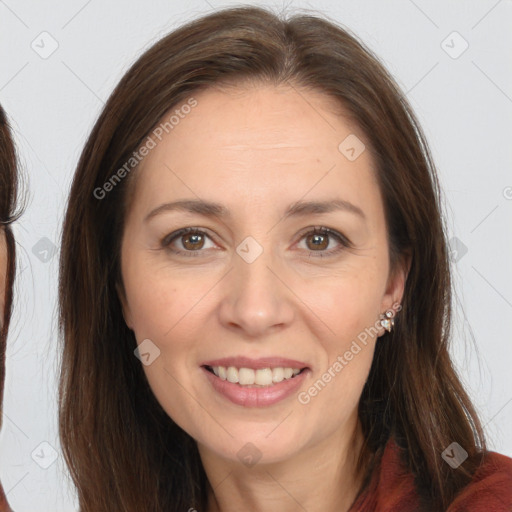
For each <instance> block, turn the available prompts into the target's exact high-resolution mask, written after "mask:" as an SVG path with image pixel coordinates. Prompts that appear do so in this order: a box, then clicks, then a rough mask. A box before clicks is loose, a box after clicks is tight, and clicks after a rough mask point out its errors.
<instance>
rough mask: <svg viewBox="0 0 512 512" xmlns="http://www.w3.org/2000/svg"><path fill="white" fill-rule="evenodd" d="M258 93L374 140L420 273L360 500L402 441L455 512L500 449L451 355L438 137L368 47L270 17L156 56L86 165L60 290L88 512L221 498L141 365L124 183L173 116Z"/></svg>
mask: <svg viewBox="0 0 512 512" xmlns="http://www.w3.org/2000/svg"><path fill="white" fill-rule="evenodd" d="M246 81H251V82H254V83H265V84H273V85H275V86H278V85H281V84H288V85H292V86H293V87H296V88H298V89H302V90H314V91H318V92H321V93H323V94H324V95H326V96H328V97H330V98H332V99H334V100H336V101H337V102H338V104H339V105H340V107H342V108H343V111H344V112H345V113H348V114H349V115H350V116H351V118H352V119H353V120H354V121H355V122H356V123H357V125H358V126H359V127H360V128H361V130H362V131H363V133H364V134H365V136H366V141H367V142H368V144H367V149H368V150H370V151H371V154H372V156H373V159H374V161H375V163H376V175H377V180H378V184H379V187H380V190H381V193H382V197H383V200H384V207H385V215H386V224H387V229H388V238H389V247H390V261H391V264H392V268H393V267H394V266H396V265H397V264H398V262H399V259H400V256H401V255H403V254H405V253H408V254H410V256H411V266H410V271H409V274H408V277H407V281H406V285H405V291H404V295H403V302H402V306H403V309H402V311H401V312H400V314H399V315H398V317H397V318H396V325H395V329H394V331H393V332H392V333H390V334H386V337H387V339H386V341H385V342H382V343H378V344H377V347H376V351H375V355H374V361H373V365H372V368H371V371H370V374H369V377H368V381H367V383H366V385H365V387H364V389H363V392H362V396H361V400H360V404H359V417H360V420H361V423H362V427H363V432H364V436H365V444H364V448H363V450H362V452H361V457H360V463H361V467H362V468H364V471H365V474H366V478H365V480H364V482H365V483H364V484H363V487H362V488H361V489H360V491H362V490H364V486H365V485H367V483H368V481H369V478H370V476H371V474H372V471H373V470H374V469H375V467H376V465H377V464H378V462H379V460H380V456H381V454H382V452H383V448H384V446H385V445H386V443H387V441H388V440H389V439H390V438H391V437H392V438H394V439H395V441H396V442H397V444H398V445H399V446H400V447H401V448H403V459H404V463H405V464H406V465H407V466H408V468H409V469H410V471H411V472H412V473H413V474H414V475H415V477H416V482H417V486H418V490H419V492H420V494H421V496H422V497H423V500H424V503H426V504H427V505H428V506H429V507H431V508H430V509H431V510H432V509H433V510H441V509H443V510H444V508H445V507H446V505H447V504H448V503H450V502H451V501H452V500H453V498H454V496H455V495H456V494H457V493H458V492H459V491H460V490H461V489H462V488H463V487H464V486H465V485H467V483H468V482H469V481H470V479H471V476H472V475H473V473H474V471H475V469H476V467H477V465H478V463H479V460H480V454H481V453H483V451H484V450H485V444H484V439H483V434H482V428H481V426H480V423H479V420H478V418H477V415H476V413H475V410H474V408H473V406H472V404H471V401H470V399H469V398H468V396H467V394H466V392H465V391H464V388H463V386H462V385H461V382H460V381H459V378H458V377H457V374H456V372H455V369H454V367H453V365H452V362H451V360H450V356H449V351H448V344H449V339H450V336H451V334H450V325H451V281H450V267H449V265H450V263H449V259H448V251H447V244H446V234H445V233H446V226H445V224H444V221H443V216H442V199H441V197H440V189H439V184H438V179H437V176H436V170H435V167H434V164H433V161H432V157H431V154H430V150H429V148H428V145H427V142H426V140H425V136H424V134H423V132H422V130H421V127H420V126H419V124H418V121H417V119H416V117H415V115H414V113H413V111H412V109H411V107H410V106H409V104H408V102H407V99H406V97H405V95H404V93H403V92H402V91H401V90H400V89H399V87H398V86H397V85H396V83H395V81H394V80H393V78H392V77H391V76H390V74H389V73H388V72H387V71H386V69H385V68H384V67H383V65H382V64H381V63H380V62H379V60H378V59H377V58H376V57H375V56H374V55H373V54H372V52H370V51H369V50H368V49H367V48H366V47H365V46H364V44H363V43H361V42H360V41H358V39H357V38H356V37H355V36H354V35H352V34H350V33H349V32H348V31H347V30H345V29H343V28H341V27H340V26H338V25H337V24H336V23H334V22H332V21H330V20H328V19H326V18H325V17H323V16H318V15H312V14H310V13H308V14H295V15H293V16H291V17H289V18H287V19H285V18H283V17H282V16H280V15H276V14H274V13H272V12H270V11H268V10H266V9H262V8H257V7H236V8H229V9H224V10H220V11H217V12H215V13H213V14H210V15H206V16H203V17H201V18H199V19H196V20H194V21H191V22H189V23H187V24H185V25H184V26H182V27H180V28H179V29H177V30H175V31H173V32H172V33H170V34H169V35H167V36H166V37H164V38H163V39H161V40H160V41H159V42H158V43H156V44H155V45H154V46H152V47H151V48H150V49H149V50H147V51H146V52H145V53H144V54H143V55H142V56H141V57H140V58H139V59H138V60H137V61H136V62H135V63H134V64H133V65H132V67H131V68H130V69H129V70H128V72H127V73H126V74H125V75H124V77H123V78H122V79H121V81H120V83H119V84H118V85H117V87H116V88H115V90H114V92H113V93H112V95H111V96H110V98H109V100H108V101H107V103H106V105H105V107H104V109H103V111H102V113H101V115H100V117H99V119H98V120H97V122H96V124H95V126H94V128H93V130H92V132H91V134H90V136H89V139H88V141H87V143H86V145H85V148H84V150H83V152H82V155H81V157H80V160H79V163H78V167H77V169H76V173H75V175H74V180H73V184H72V188H71V193H70V196H69V203H68V206H67V212H66V216H65V222H64V227H63V236H62V251H61V259H60V282H59V303H60V316H59V319H60V329H61V334H62V340H63V354H62V370H61V376H60V403H59V414H60V437H61V443H62V447H63V451H64V456H65V459H66V462H67V464H68V466H69V470H70V473H71V476H72V478H73V480H74V483H75V484H76V488H77V491H78V499H79V503H80V509H81V510H82V511H84V512H99V511H109V512H110V511H113V510H115V511H130V512H133V511H135V510H137V511H155V512H156V511H166V512H178V511H183V510H188V509H190V508H196V509H198V510H205V509H206V504H207V492H206V491H207V486H208V482H207V478H206V475H205V472H204V469H203V467H202V464H201V460H200V458H199V455H198V451H197V446H196V443H195V441H194V440H193V439H192V438H191V437H190V436H189V435H188V434H187V433H186V432H184V431H183V430H182V429H181V428H179V427H178V426H177V425H176V424H175V423H174V422H173V421H172V419H171V418H169V416H168V415H167V414H166V413H165V412H164V410H163V409H162V407H161V406H160V405H159V403H158V402H157V400H156V399H155V397H154V395H153V393H152V391H151V389H150V387H149V385H148V382H147V379H146V377H145V374H144V371H143V369H142V366H141V365H140V363H139V361H138V360H137V358H135V357H134V356H133V351H134V349H135V347H136V340H135V337H134V334H133V332H132V331H131V330H130V329H129V328H128V327H127V326H126V324H125V322H124V320H123V315H122V308H121V303H120V300H119V296H118V290H119V289H121V290H122V280H121V274H120V241H121V237H122V233H123V225H124V218H125V214H126V210H127V208H128V207H129V201H128V199H129V197H130V190H131V188H132V187H133V186H134V182H133V180H134V176H135V175H136V173H137V169H136V166H134V168H133V169H130V170H129V171H128V170H127V168H126V167H124V168H125V171H126V172H124V173H119V172H118V173H117V175H116V176H117V178H120V179H117V178H116V181H112V177H113V176H114V174H115V173H116V172H117V171H118V169H121V168H123V166H124V165H125V163H126V162H127V161H129V160H130V158H132V157H133V155H134V153H137V152H138V149H139V148H140V147H141V145H142V144H143V143H144V142H145V140H146V138H147V137H148V135H149V134H150V133H151V131H152V130H154V129H155V127H156V126H158V123H159V122H160V120H161V119H162V118H163V116H164V115H165V114H168V112H169V111H170V109H172V108H173V107H175V106H176V105H178V104H180V103H182V102H185V101H186V100H187V99H189V98H190V97H191V96H192V95H193V93H195V92H198V91H201V90H203V89H205V88H208V87H210V86H214V85H221V84H223V83H226V84H227V83H231V84H237V83H242V82H246ZM121 178H123V179H121ZM109 180H110V181H109ZM106 183H107V184H110V185H109V186H108V187H107V186H105V185H104V184H106ZM106 190H107V191H108V194H107V193H106V192H105V191H106ZM340 407H341V405H340ZM453 441H457V442H458V443H459V444H460V445H461V446H463V447H464V449H465V450H466V451H467V452H468V454H469V458H468V459H467V460H466V461H465V462H464V464H462V465H461V466H460V467H459V468H458V469H455V470H454V469H452V468H451V467H450V466H448V464H446V463H445V462H444V461H443V460H442V458H441V453H442V452H443V450H444V449H445V448H446V447H447V446H448V445H450V443H452V442H453Z"/></svg>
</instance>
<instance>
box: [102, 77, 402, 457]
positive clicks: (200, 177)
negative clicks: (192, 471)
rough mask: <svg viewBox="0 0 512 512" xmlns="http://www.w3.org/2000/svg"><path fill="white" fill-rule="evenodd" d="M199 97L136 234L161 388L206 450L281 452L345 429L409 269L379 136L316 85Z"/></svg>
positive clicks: (153, 164)
mask: <svg viewBox="0 0 512 512" xmlns="http://www.w3.org/2000/svg"><path fill="white" fill-rule="evenodd" d="M194 97H195V99H196V100H197V106H195V107H194V108H193V109H191V111H190V113H188V114H187V115H183V116H181V119H180V120H179V123H177V124H175V126H174V128H173V129H172V130H169V129H168V131H169V133H168V134H165V131H164V135H165V136H164V137H162V140H161V141H158V139H155V141H156V142H158V144H157V146H156V147H155V148H154V149H152V150H151V151H150V153H149V154H148V156H146V158H145V159H144V161H143V164H142V167H141V168H140V169H139V170H137V173H139V174H138V176H137V180H136V186H135V192H134V196H133V198H132V202H131V205H130V208H129V212H128V214H127V218H126V224H125V231H124V233H123V241H122V254H121V258H122V277H123V283H124V288H125V292H126V295H125V297H123V298H122V300H123V307H124V314H125V319H126V322H127V324H128V326H129V327H130V328H131V329H133V331H134V333H135V336H136V338H137V342H138V343H139V344H140V343H142V342H143V345H142V346H141V347H140V352H141V354H142V356H141V359H142V361H143V363H144V371H145V373H146V376H147V378H148V381H149V384H150V386H151V389H152V390H153V392H154V394H155V396H156V398H157V399H158V401H159V403H160V404H161V405H162V407H163V408H164V410H165V411H166V412H167V413H168V415H169V416H170V417H171V418H172V419H173V420H174V421H175V422H176V423H177V424H178V425H180V426H181V427H182V428H183V429H184V430H185V431H186V432H188V433H189V434H190V435H191V436H192V437H193V438H195V439H196V440H197V441H198V443H199V446H200V449H201V450H202V454H210V455H214V456H220V457H223V458H224V459H230V460H235V461H236V460H242V459H244V460H246V459H247V457H248V459H247V460H250V459H254V460H256V459H258V458H260V457H261V459H260V461H261V462H277V461H280V460H285V459H288V458H290V457H292V456H293V455H298V454H299V453H303V454H305V453H307V450H309V449H311V448H314V447H315V445H317V444H318V443H320V442H325V441H326V440H329V439H330V440H333V441H334V440H336V439H338V440H339V439H348V437H350V436H351V435H352V434H353V433H354V432H355V431H356V426H357V404H358V401H359V398H360V394H361V392H362V388H363V386H364V383H365V381H366V378H367V376H368V372H369V369H370V366H371V362H372V356H373V352H374V346H375V343H376V341H377V336H378V335H380V334H382V332H383V331H382V329H381V330H380V332H379V334H377V335H375V328H374V326H375V325H376V322H377V321H378V318H379V314H380V313H382V312H384V311H385V310H387V309H390V308H392V306H393V304H394V303H396V302H399V301H400V299H401V295H402V291H403V283H404V275H403V272H397V273H396V274H395V275H394V277H393V278H391V277H390V268H389V262H388V244H387V234H386V226H385V220H384V210H383V202H382V198H381V195H380V192H379V188H378V185H377V182H376V178H375V172H374V169H373V162H372V159H371V157H370V152H369V151H368V150H364V146H362V141H363V140H364V136H363V134H362V133H361V132H360V130H358V129H357V128H356V127H355V126H352V125H350V124H347V121H346V120H345V119H344V118H341V117H340V116H338V115H335V114H334V113H333V110H334V109H333V104H332V103H331V102H330V100H329V99H328V98H327V97H326V96H324V95H321V94H319V93H313V92H311V91H304V90H300V93H299V92H297V89H294V88H286V87H279V88H275V87H271V86H268V87H264V86H258V87H254V88H238V89H237V90H236V91H234V92H231V93H230V94H227V93H226V92H222V91H220V90H217V89H209V90H207V91H202V92H201V93H199V94H196V95H194ZM347 137H349V138H348V139H347ZM356 137H357V138H356ZM340 144H341V146H340ZM359 153H360V154H359ZM105 200H108V198H107V199H105ZM178 201H180V202H181V201H186V203H183V205H184V206H183V207H181V208H180V207H176V206H175V207H172V206H171V205H172V203H175V202H178ZM332 201H337V202H338V203H331V202H332ZM206 203H215V204H216V205H218V206H217V207H215V208H211V207H209V206H208V205H207V204H206ZM310 203H321V204H318V205H316V206H315V205H313V204H310ZM324 203H325V204H324ZM292 207H294V209H293V210H292V209H291V208H292ZM315 227H316V228H318V229H317V233H314V232H313V230H314V228H315ZM183 228H191V231H192V232H191V233H190V232H189V233H185V234H183V233H181V234H180V232H179V231H180V230H182V229H183ZM324 228H328V229H329V230H330V231H331V232H332V234H328V233H326V232H325V230H323V229H324ZM194 231H200V232H199V233H197V232H194ZM338 237H339V238H338ZM365 329H366V331H365ZM365 332H366V339H365V335H364V333H365ZM368 332H370V335H368ZM358 336H359V338H358ZM363 339H365V342H362V341H361V340H363ZM144 340H146V341H144ZM147 340H149V341H147ZM354 341H355V342H356V345H357V346H358V347H359V350H358V349H357V348H356V346H355V345H354ZM336 362H338V364H336ZM340 366H341V369H340ZM209 367H214V368H213V369H214V371H215V372H216V373H217V374H219V375H218V376H216V375H215V374H214V373H212V371H211V370H212V368H209ZM219 367H221V368H219ZM229 367H231V369H228V368H229ZM240 368H243V369H242V370H241V371H240ZM282 368H285V369H284V370H283V369H282ZM286 368H292V370H293V369H295V370H303V369H305V370H304V371H302V372H301V373H300V374H298V375H296V376H295V377H292V378H286V377H287V376H288V377H289V374H290V370H286ZM256 370H259V371H256ZM225 373H226V374H227V375H225ZM295 373H296V372H295ZM326 375H327V376H326ZM329 375H330V379H329ZM224 379H226V380H224ZM239 379H241V380H242V384H243V385H242V384H241V383H240V382H237V380H239ZM319 379H320V380H321V382H320V384H319V383H318V381H319ZM230 381H232V382H230ZM274 381H276V382H274ZM279 381H280V382H279ZM326 381H327V382H326ZM251 382H253V384H252V385H251V384H250V383H251ZM258 382H259V383H260V385H258V386H255V384H257V383H258ZM270 382H274V383H273V384H269V383H270ZM244 383H245V384H244ZM247 383H249V384H247ZM315 383H317V384H316V387H315ZM312 387H313V388H312ZM311 389H313V390H311ZM315 390H316V392H315ZM249 442H250V443H252V445H248V444H247V443H249Z"/></svg>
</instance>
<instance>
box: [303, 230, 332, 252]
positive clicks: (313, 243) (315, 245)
mask: <svg viewBox="0 0 512 512" xmlns="http://www.w3.org/2000/svg"><path fill="white" fill-rule="evenodd" d="M308 242H310V243H308ZM306 245H307V247H308V249H310V250H312V251H317V250H323V249H327V247H328V245H329V236H328V235H325V234H317V233H313V234H311V235H307V236H306Z"/></svg>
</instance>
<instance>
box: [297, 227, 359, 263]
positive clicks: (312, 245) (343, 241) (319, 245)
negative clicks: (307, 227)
mask: <svg viewBox="0 0 512 512" xmlns="http://www.w3.org/2000/svg"><path fill="white" fill-rule="evenodd" d="M302 240H304V243H305V249H306V250H307V251H309V253H310V256H312V255H313V256H331V255H334V254H336V253H338V252H339V251H342V250H343V249H345V248H349V247H351V246H352V245H351V243H350V242H349V240H348V239H347V238H346V237H344V236H343V235H342V234H341V233H338V232H337V231H334V230H332V229H329V228H324V227H315V228H314V229H313V230H312V231H309V232H307V233H306V234H305V235H303V237H302V238H301V241H302ZM332 242H335V245H334V247H331V248H329V249H328V247H329V246H332ZM313 253H317V254H313Z"/></svg>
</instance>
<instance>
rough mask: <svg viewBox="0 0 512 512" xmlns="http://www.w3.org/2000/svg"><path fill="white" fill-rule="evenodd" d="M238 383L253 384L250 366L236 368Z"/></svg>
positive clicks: (243, 384) (252, 373) (252, 371)
mask: <svg viewBox="0 0 512 512" xmlns="http://www.w3.org/2000/svg"><path fill="white" fill-rule="evenodd" d="M238 384H240V385H242V386H248V385H252V384H254V370H253V369H252V368H240V370H238Z"/></svg>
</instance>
